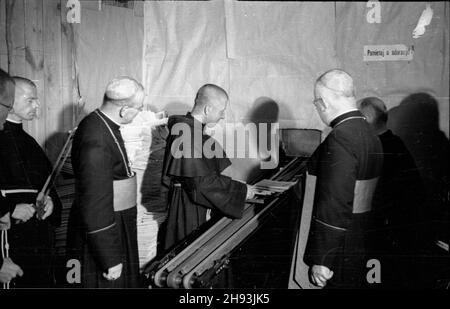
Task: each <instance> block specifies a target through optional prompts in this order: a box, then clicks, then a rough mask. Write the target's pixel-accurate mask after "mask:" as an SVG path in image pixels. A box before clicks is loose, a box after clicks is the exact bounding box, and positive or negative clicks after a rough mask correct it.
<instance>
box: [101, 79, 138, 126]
mask: <svg viewBox="0 0 450 309" xmlns="http://www.w3.org/2000/svg"><path fill="white" fill-rule="evenodd" d="M144 98H145V93H144V87H143V86H142V84H141V83H139V82H138V81H137V80H135V79H134V78H131V77H128V76H119V77H116V78H114V79H112V80H111V81H110V82H109V83H108V84H107V85H106V90H105V95H104V97H103V104H102V106H101V108H100V110H101V111H102V112H103V113H106V114H107V115H108V116H110V117H112V119H114V121H116V122H117V123H121V124H127V123H130V122H131V121H133V119H134V118H135V117H136V116H137V114H138V113H139V112H140V111H141V110H142V108H143V107H144Z"/></svg>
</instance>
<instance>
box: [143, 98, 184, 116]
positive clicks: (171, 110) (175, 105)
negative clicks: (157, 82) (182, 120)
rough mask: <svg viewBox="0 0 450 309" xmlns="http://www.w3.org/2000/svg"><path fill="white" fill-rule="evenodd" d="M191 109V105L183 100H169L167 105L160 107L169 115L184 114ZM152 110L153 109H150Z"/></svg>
mask: <svg viewBox="0 0 450 309" xmlns="http://www.w3.org/2000/svg"><path fill="white" fill-rule="evenodd" d="M191 109H192V105H191V106H190V105H188V104H186V103H183V102H179V101H173V102H169V103H168V104H167V105H165V106H164V108H162V110H164V111H166V112H167V114H168V115H169V116H172V115H186V113H187V112H190V111H191ZM151 110H152V111H153V109H151Z"/></svg>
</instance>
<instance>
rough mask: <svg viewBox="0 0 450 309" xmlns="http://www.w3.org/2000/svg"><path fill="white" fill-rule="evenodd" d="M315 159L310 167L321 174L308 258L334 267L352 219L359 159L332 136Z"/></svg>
mask: <svg viewBox="0 0 450 309" xmlns="http://www.w3.org/2000/svg"><path fill="white" fill-rule="evenodd" d="M315 162H316V165H315V168H314V169H312V170H311V171H310V172H311V174H312V175H315V176H317V182H316V190H315V195H314V210H313V216H312V220H311V227H310V232H309V237H308V242H307V245H306V249H305V254H304V261H305V263H306V264H308V265H309V266H312V265H324V266H327V267H328V268H330V269H332V265H333V264H334V259H335V257H336V254H339V252H340V250H341V249H342V247H343V244H344V239H345V236H346V232H347V229H348V228H349V226H350V223H351V217H352V211H353V204H352V201H353V197H354V187H355V183H356V167H357V160H356V157H354V156H353V155H351V154H350V153H349V152H348V151H347V150H346V149H345V147H344V146H343V145H342V144H341V143H339V142H338V141H337V140H336V138H334V137H331V136H330V138H329V139H328V141H327V143H326V144H325V145H323V147H321V148H320V151H319V152H318V153H317V157H316V158H315ZM343 205H345V206H343Z"/></svg>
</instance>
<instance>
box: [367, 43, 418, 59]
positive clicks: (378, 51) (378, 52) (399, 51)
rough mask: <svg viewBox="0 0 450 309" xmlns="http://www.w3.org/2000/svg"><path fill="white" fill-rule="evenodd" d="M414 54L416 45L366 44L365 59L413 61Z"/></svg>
mask: <svg viewBox="0 0 450 309" xmlns="http://www.w3.org/2000/svg"><path fill="white" fill-rule="evenodd" d="M413 56H414V46H410V47H408V46H406V45H404V44H395V45H366V46H364V56H363V59H364V61H411V60H413Z"/></svg>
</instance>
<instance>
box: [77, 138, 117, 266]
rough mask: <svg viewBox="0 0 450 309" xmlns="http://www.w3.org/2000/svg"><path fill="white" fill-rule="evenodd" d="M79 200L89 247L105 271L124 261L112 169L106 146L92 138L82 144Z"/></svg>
mask: <svg viewBox="0 0 450 309" xmlns="http://www.w3.org/2000/svg"><path fill="white" fill-rule="evenodd" d="M79 147H80V148H79V155H78V159H77V165H78V166H77V172H78V173H77V174H78V175H76V176H77V189H78V190H77V194H78V196H77V199H78V202H77V204H78V206H79V211H80V217H81V220H82V224H83V225H84V227H85V229H86V233H87V240H88V246H89V247H90V249H91V251H92V253H93V255H94V258H95V259H96V261H97V263H98V265H99V267H100V268H101V269H103V270H104V271H107V269H108V268H110V267H112V266H115V265H117V264H119V263H121V262H122V256H121V254H122V249H121V243H120V237H119V230H118V227H117V226H116V222H115V215H114V207H113V171H112V167H111V163H110V162H111V159H110V154H109V151H108V149H107V146H106V145H104V143H102V141H101V139H99V140H95V139H94V140H89V141H85V142H83V143H81V145H80V146H79Z"/></svg>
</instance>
